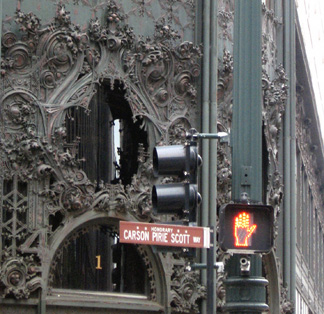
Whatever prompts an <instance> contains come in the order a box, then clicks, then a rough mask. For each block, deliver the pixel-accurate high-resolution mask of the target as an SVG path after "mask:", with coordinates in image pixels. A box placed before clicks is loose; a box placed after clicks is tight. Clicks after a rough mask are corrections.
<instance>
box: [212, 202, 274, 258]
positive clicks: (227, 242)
mask: <svg viewBox="0 0 324 314" xmlns="http://www.w3.org/2000/svg"><path fill="white" fill-rule="evenodd" d="M219 220H220V228H219V239H218V240H219V245H220V248H221V249H222V250H223V251H225V252H231V253H240V254H254V253H267V252H269V251H270V250H271V248H272V247H273V229H274V209H273V207H272V206H268V205H250V204H226V205H224V206H222V207H221V209H220V213H219Z"/></svg>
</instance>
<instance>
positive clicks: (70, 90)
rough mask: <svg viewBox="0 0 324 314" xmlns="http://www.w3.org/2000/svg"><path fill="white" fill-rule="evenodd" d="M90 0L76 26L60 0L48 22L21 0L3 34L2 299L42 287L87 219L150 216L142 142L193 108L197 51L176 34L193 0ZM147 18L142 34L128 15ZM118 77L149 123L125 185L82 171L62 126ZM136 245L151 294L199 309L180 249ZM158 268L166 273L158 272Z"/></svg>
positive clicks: (176, 306) (172, 127)
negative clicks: (154, 249)
mask: <svg viewBox="0 0 324 314" xmlns="http://www.w3.org/2000/svg"><path fill="white" fill-rule="evenodd" d="M87 3H88V2H84V3H83V4H82V5H84V7H87V6H89V8H90V12H91V10H92V13H93V14H92V18H90V17H89V18H88V21H87V23H86V24H85V26H84V25H83V26H79V25H76V24H75V23H73V22H72V17H71V14H70V12H69V11H68V9H67V8H66V7H65V5H63V4H61V2H60V3H58V4H57V5H56V8H55V9H51V11H52V12H53V13H55V16H54V17H53V19H51V20H50V23H47V24H43V23H42V20H41V17H38V16H37V14H36V13H33V12H30V13H28V12H25V11H23V9H22V7H23V5H22V4H21V3H20V1H18V3H17V9H16V12H15V15H14V16H12V18H11V20H10V21H9V27H8V31H6V32H5V33H4V34H3V37H2V46H3V47H2V49H3V57H2V61H1V76H2V83H1V144H0V154H1V169H2V173H1V178H0V193H1V211H0V217H1V224H0V228H1V252H2V253H1V259H0V262H1V266H0V269H1V272H0V281H1V284H0V286H1V294H2V298H4V299H8V298H15V299H28V298H34V297H36V296H37V292H38V291H42V294H43V295H45V296H46V295H50V294H51V288H52V281H53V271H54V270H55V267H56V264H57V259H58V258H59V257H60V256H61V255H62V254H63V253H62V252H63V251H62V250H63V249H64V248H65V247H67V246H68V245H69V243H71V241H73V239H77V238H78V237H79V236H80V235H81V234H84V233H86V232H88V228H89V226H90V222H93V223H95V222H96V221H98V219H99V220H101V221H107V223H108V224H109V221H110V220H114V219H116V218H117V219H126V220H138V221H154V220H156V217H154V216H153V214H152V212H151V200H150V187H151V185H152V182H153V176H152V167H151V156H150V151H151V150H152V147H153V146H154V145H155V144H156V143H160V144H162V143H163V144H166V143H174V142H179V141H181V139H182V134H183V132H184V131H185V130H187V129H188V128H190V127H192V126H195V123H196V121H197V119H198V108H197V100H196V98H197V97H196V96H197V91H196V88H195V86H196V81H195V80H196V78H197V77H198V75H199V73H200V68H199V63H198V61H199V58H200V55H201V51H200V48H199V47H198V46H195V45H194V44H193V43H192V42H190V41H184V40H183V38H184V36H185V32H186V31H187V29H188V25H190V27H189V29H190V31H191V32H193V27H192V25H194V16H195V2H194V1H189V0H188V1H158V4H155V5H156V7H154V9H155V10H157V9H158V12H160V16H158V17H157V16H155V15H154V14H155V13H153V12H156V11H154V10H153V7H152V6H151V2H150V1H135V0H133V1H130V2H128V3H127V2H125V3H122V2H121V3H119V2H117V1H116V2H115V1H104V2H103V3H100V4H99V3H96V5H94V4H93V5H90V4H89V3H88V4H87ZM130 5H131V9H130V10H129V11H128V12H127V13H128V14H126V13H125V11H126V10H127V9H129V6H130ZM71 6H72V4H71ZM79 6H81V1H73V7H74V14H75V12H76V11H77V10H79V9H80V10H81V9H82V8H81V7H79ZM97 12H103V14H102V16H101V15H99V13H98V14H97ZM96 16H97V17H96ZM183 16H184V17H183ZM144 17H145V18H146V19H147V20H148V21H149V23H151V24H152V25H155V26H154V31H153V32H152V29H150V32H151V34H150V36H147V37H145V36H140V35H138V34H136V33H135V31H134V29H133V28H132V27H131V26H130V25H129V24H128V21H129V20H132V18H133V20H134V19H137V21H138V19H140V18H144ZM13 20H14V21H15V23H17V25H18V26H19V30H18V31H16V32H14V31H10V27H12V28H14V27H13ZM135 26H136V25H135ZM135 28H136V27H135ZM146 31H147V30H146ZM187 32H188V31H187ZM116 84H117V85H118V86H119V89H122V93H123V95H124V98H125V100H126V101H127V103H128V105H129V107H130V109H131V114H132V119H133V121H134V122H136V121H137V120H138V121H140V122H141V129H142V130H144V131H145V132H146V134H147V144H146V145H143V144H139V145H138V148H137V150H138V158H137V164H138V168H137V171H136V173H135V174H134V175H133V177H132V178H131V182H130V183H129V184H127V185H125V184H123V182H121V181H119V182H117V183H115V184H111V183H110V182H96V181H94V180H90V179H89V178H88V176H87V174H86V172H85V171H83V170H82V167H81V166H80V165H81V164H82V160H79V159H78V154H77V150H78V145H79V142H80V140H81V141H82V139H78V138H77V139H76V140H75V141H73V142H69V139H68V131H67V124H68V123H69V122H68V120H69V119H70V113H71V112H72V111H73V110H82V111H84V112H86V113H87V112H88V111H89V110H90V107H89V104H90V101H91V99H92V98H93V97H94V95H95V94H96V93H97V92H98V88H99V86H101V85H104V86H109V88H110V90H112V91H113V90H114V89H115V88H116ZM53 221H55V224H54V223H53ZM112 228H115V229H114V232H118V229H117V227H112ZM71 239H72V240H71ZM138 252H139V255H140V256H141V257H142V259H143V261H144V264H145V266H146V271H147V275H148V278H149V290H150V291H149V295H148V299H149V300H151V301H153V302H158V303H160V304H162V306H163V307H165V308H172V311H174V312H181V313H189V312H190V313H191V312H197V311H198V307H197V304H196V301H197V300H198V299H200V298H202V297H204V295H205V290H204V289H203V287H201V286H200V285H199V278H198V277H197V274H195V273H193V272H188V271H186V270H185V267H184V266H185V263H184V260H183V259H182V258H180V257H178V256H176V255H172V254H160V255H159V258H158V261H155V262H153V261H152V253H150V250H149V249H147V248H144V247H138ZM158 265H160V266H158ZM159 267H160V268H159ZM161 271H162V272H163V273H164V275H165V278H166V280H165V281H163V280H162V281H161V280H160V279H159V280H158V279H157V276H160V275H159V272H161ZM163 282H164V284H163ZM167 291H171V292H170V293H169V294H167ZM45 298H46V297H45Z"/></svg>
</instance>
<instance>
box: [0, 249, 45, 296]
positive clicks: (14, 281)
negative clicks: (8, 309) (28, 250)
mask: <svg viewBox="0 0 324 314" xmlns="http://www.w3.org/2000/svg"><path fill="white" fill-rule="evenodd" d="M38 273H39V271H38V263H37V262H35V257H34V256H33V255H31V256H30V257H28V258H23V257H16V258H12V259H9V260H7V261H6V262H5V263H4V264H3V265H2V268H1V271H0V281H1V283H2V284H3V285H4V286H5V289H4V295H3V296H4V297H5V296H8V295H13V296H14V297H15V298H16V299H22V298H28V296H29V295H30V293H31V292H33V291H35V290H36V289H37V288H39V287H40V286H41V279H40V278H39V277H37V274H38Z"/></svg>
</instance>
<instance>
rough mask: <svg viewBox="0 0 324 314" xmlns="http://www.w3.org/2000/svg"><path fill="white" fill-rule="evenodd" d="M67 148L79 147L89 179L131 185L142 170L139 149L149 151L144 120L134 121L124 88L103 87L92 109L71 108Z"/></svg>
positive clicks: (67, 117)
mask: <svg viewBox="0 0 324 314" xmlns="http://www.w3.org/2000/svg"><path fill="white" fill-rule="evenodd" d="M65 121H66V128H67V142H68V145H67V146H69V145H70V146H71V144H73V143H78V144H77V152H76V158H77V159H79V160H82V161H81V168H82V170H84V171H85V173H86V174H87V176H88V178H89V179H90V180H92V181H96V182H97V184H98V185H99V184H100V183H101V182H103V183H119V182H121V183H122V184H124V185H127V184H130V183H131V180H132V177H133V175H134V174H135V173H136V172H137V168H138V162H137V157H138V147H139V144H140V143H141V144H143V145H144V148H146V149H147V136H146V132H145V131H144V130H143V129H142V128H141V127H140V126H141V123H142V121H141V120H139V119H138V120H136V121H134V119H133V114H132V112H131V109H130V106H129V104H128V102H127V100H126V98H125V90H124V88H123V85H122V84H120V83H118V82H116V83H115V84H114V88H113V89H112V88H111V87H110V84H107V83H103V84H102V85H100V87H99V89H98V92H97V93H96V95H95V96H94V97H93V99H92V100H91V102H90V105H89V110H87V111H86V110H85V109H83V108H78V107H73V108H70V109H69V110H68V112H67V115H66V120H65Z"/></svg>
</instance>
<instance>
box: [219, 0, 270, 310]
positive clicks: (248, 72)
mask: <svg viewBox="0 0 324 314" xmlns="http://www.w3.org/2000/svg"><path fill="white" fill-rule="evenodd" d="M261 18H262V3H261V0H235V12H234V95H233V96H234V100H233V124H232V173H233V179H232V181H233V183H232V198H233V200H239V199H240V196H241V193H242V192H246V193H248V195H249V198H250V199H251V200H253V201H262V85H261V82H262V64H261V50H262V49H261V43H262V41H261V40H262V33H261V31H262V25H261ZM239 260H240V256H237V255H236V256H234V257H233V258H231V259H230V261H229V262H228V264H227V271H228V274H229V275H228V279H227V280H226V281H225V285H226V305H225V309H226V310H227V311H228V312H230V313H262V312H263V311H264V310H267V308H268V306H267V304H266V303H265V301H266V289H265V286H266V284H267V280H266V279H265V278H263V277H262V261H261V258H260V257H259V256H251V270H250V274H249V275H244V276H242V274H241V269H240V263H239Z"/></svg>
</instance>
